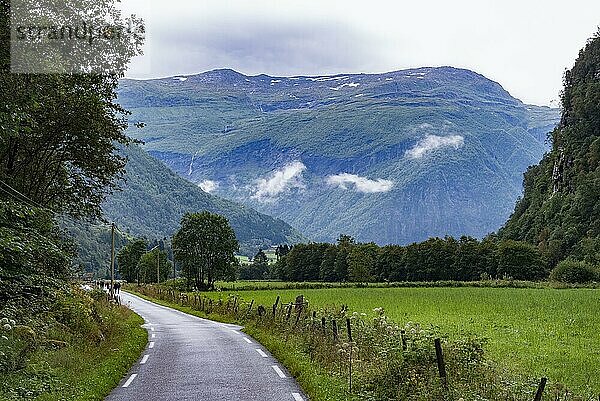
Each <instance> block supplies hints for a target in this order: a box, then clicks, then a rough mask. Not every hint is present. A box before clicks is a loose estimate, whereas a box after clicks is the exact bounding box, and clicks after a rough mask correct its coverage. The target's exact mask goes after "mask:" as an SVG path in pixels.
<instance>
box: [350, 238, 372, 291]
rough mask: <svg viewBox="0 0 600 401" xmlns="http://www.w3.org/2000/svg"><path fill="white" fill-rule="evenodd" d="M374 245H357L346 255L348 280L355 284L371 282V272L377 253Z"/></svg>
mask: <svg viewBox="0 0 600 401" xmlns="http://www.w3.org/2000/svg"><path fill="white" fill-rule="evenodd" d="M378 249H379V247H378V246H377V245H375V244H365V245H357V246H354V247H352V250H351V251H350V253H349V254H348V257H347V261H348V278H349V279H350V281H353V282H355V283H368V282H370V281H373V279H374V277H373V274H372V272H374V270H375V262H376V260H377V251H378Z"/></svg>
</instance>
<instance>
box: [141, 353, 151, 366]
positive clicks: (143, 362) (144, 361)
mask: <svg viewBox="0 0 600 401" xmlns="http://www.w3.org/2000/svg"><path fill="white" fill-rule="evenodd" d="M148 357H150V355H144V357H143V358H142V360H141V361H140V365H143V364H145V363H146V362H147V361H148Z"/></svg>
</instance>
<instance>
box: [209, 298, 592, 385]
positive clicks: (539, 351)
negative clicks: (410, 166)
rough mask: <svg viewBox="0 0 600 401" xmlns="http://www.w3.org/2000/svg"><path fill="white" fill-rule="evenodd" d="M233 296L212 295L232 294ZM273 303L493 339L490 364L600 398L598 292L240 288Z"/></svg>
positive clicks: (267, 304)
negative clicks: (300, 300) (334, 309)
mask: <svg viewBox="0 0 600 401" xmlns="http://www.w3.org/2000/svg"><path fill="white" fill-rule="evenodd" d="M229 293H230V292H221V293H211V294H208V295H209V296H211V297H214V298H219V297H223V298H225V297H227V295H228V294H229ZM236 293H237V294H238V295H240V296H241V297H242V298H243V299H244V300H247V301H250V300H252V299H254V300H255V305H256V304H262V305H265V306H270V305H272V304H273V302H274V301H275V298H276V297H277V295H280V296H281V297H282V300H283V302H291V301H292V300H293V299H294V298H295V297H296V295H299V294H303V295H304V296H305V297H306V298H307V300H308V301H309V302H310V303H311V305H312V306H315V307H324V306H334V305H335V306H340V305H342V304H345V305H348V307H349V308H350V310H351V311H356V312H365V313H369V314H374V313H373V312H372V310H373V309H374V308H377V307H383V308H385V311H386V314H387V315H388V316H389V317H390V318H391V319H392V320H394V321H395V322H397V323H399V324H403V323H406V322H418V323H420V324H422V325H434V326H437V327H439V330H440V331H441V332H442V333H447V334H448V335H449V336H450V337H457V336H460V335H462V334H465V333H470V334H476V335H478V336H481V337H484V338H487V339H488V344H487V351H488V355H489V357H490V358H491V359H493V360H495V361H497V362H499V363H500V364H502V365H504V366H505V367H507V368H509V369H510V370H512V371H513V372H515V373H518V374H524V375H527V376H533V377H541V376H547V377H549V378H550V380H553V381H560V382H562V383H564V384H566V385H567V386H568V387H570V388H571V389H572V390H575V391H576V392H577V393H579V394H596V395H597V394H599V393H600V336H599V335H598V333H599V332H600V316H599V315H598V310H599V308H600V290H597V289H560V290H558V289H550V288H547V289H520V288H519V289H517V288H332V289H305V290H282V289H279V290H258V291H237V292H236Z"/></svg>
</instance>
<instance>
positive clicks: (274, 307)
mask: <svg viewBox="0 0 600 401" xmlns="http://www.w3.org/2000/svg"><path fill="white" fill-rule="evenodd" d="M277 305H279V295H277V299H276V300H275V303H274V304H273V319H275V314H276V313H277Z"/></svg>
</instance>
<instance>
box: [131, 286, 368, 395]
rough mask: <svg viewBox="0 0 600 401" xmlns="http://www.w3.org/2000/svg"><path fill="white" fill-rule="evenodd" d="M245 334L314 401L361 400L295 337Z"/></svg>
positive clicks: (251, 330)
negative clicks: (258, 343) (323, 366)
mask: <svg viewBox="0 0 600 401" xmlns="http://www.w3.org/2000/svg"><path fill="white" fill-rule="evenodd" d="M127 291H128V292H130V293H131V294H134V295H136V296H138V297H140V298H142V299H145V300H147V301H151V302H154V303H156V304H158V305H162V306H168V307H170V308H173V309H176V310H178V311H181V312H184V313H188V314H190V315H193V316H198V317H201V318H205V319H210V320H215V321H218V322H223V323H237V322H236V321H235V319H232V318H229V317H226V316H223V315H219V314H214V313H212V314H207V313H205V312H202V311H199V310H196V309H192V308H190V307H188V306H182V305H180V304H177V303H173V302H167V301H164V300H160V299H156V298H151V297H148V296H146V295H144V294H140V293H139V292H136V291H133V290H131V289H128V290H127ZM243 331H244V332H245V333H247V334H248V335H250V336H252V337H253V338H255V339H256V340H257V341H258V342H260V343H261V344H262V345H263V346H264V347H265V348H266V349H268V350H269V352H271V354H272V355H273V356H274V357H275V358H277V360H278V361H279V362H280V363H281V364H282V365H283V366H285V368H286V369H287V370H288V371H289V372H290V374H291V375H292V376H294V378H295V379H296V380H297V381H298V383H299V384H300V386H301V387H302V389H303V390H304V391H305V393H306V394H307V395H308V396H309V398H310V399H311V400H313V401H328V400H347V401H353V400H359V399H360V397H358V396H357V395H350V394H348V392H347V383H346V381H345V379H343V378H341V377H335V376H331V374H330V373H328V372H327V371H325V370H324V369H322V368H321V367H320V366H319V365H318V364H316V363H314V362H312V361H311V360H310V358H309V357H308V356H307V355H306V352H304V350H303V346H302V344H301V343H300V342H298V341H295V340H294V339H293V338H288V339H287V341H286V340H284V339H283V338H281V337H280V336H277V335H274V334H272V333H269V332H268V331H267V330H265V329H263V328H261V327H259V326H256V325H252V324H249V325H247V326H246V327H244V329H243Z"/></svg>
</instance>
